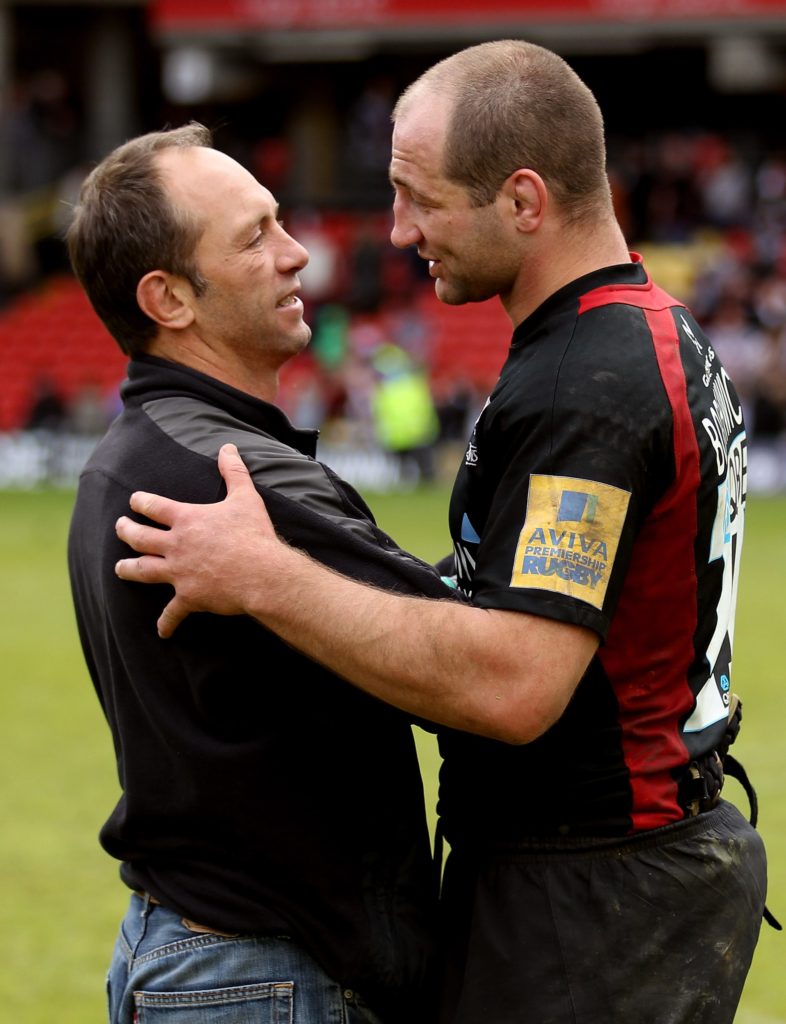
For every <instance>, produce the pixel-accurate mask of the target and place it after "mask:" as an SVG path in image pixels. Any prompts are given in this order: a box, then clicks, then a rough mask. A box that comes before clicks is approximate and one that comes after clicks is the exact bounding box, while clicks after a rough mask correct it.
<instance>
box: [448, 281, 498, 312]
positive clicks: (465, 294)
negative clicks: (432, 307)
mask: <svg viewBox="0 0 786 1024" xmlns="http://www.w3.org/2000/svg"><path fill="white" fill-rule="evenodd" d="M434 291H435V293H436V296H437V298H438V299H439V301H440V302H444V304H445V305H446V306H463V305H465V304H466V303H468V302H485V301H486V299H490V298H493V296H494V295H496V294H497V293H496V292H493V291H483V292H481V291H480V289H478V288H471V287H470V286H469V285H467V284H466V283H464V282H455V281H454V282H448V281H445V280H444V279H443V278H441V277H440V278H437V280H436V281H435V282H434Z"/></svg>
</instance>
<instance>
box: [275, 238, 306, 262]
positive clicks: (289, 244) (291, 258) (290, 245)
mask: <svg viewBox="0 0 786 1024" xmlns="http://www.w3.org/2000/svg"><path fill="white" fill-rule="evenodd" d="M308 260H309V256H308V249H306V247H305V246H303V245H301V244H300V242H298V241H297V240H296V239H295V238H293V237H292V235H287V237H286V244H285V245H284V246H282V249H281V252H280V253H279V265H280V266H283V267H285V268H286V269H287V270H302V269H303V267H305V266H306V264H307V263H308Z"/></svg>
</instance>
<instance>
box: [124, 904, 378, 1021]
mask: <svg viewBox="0 0 786 1024" xmlns="http://www.w3.org/2000/svg"><path fill="white" fill-rule="evenodd" d="M197 927H198V926H197ZM107 992H108V997H109V1021H110V1024H382V1022H381V1021H380V1019H379V1018H378V1017H377V1016H376V1015H375V1014H374V1013H372V1012H371V1010H369V1009H368V1008H367V1007H366V1006H365V1005H364V1003H363V1001H362V1000H361V999H360V998H359V997H358V995H357V993H355V992H352V991H350V990H347V989H343V988H342V987H341V986H340V985H339V984H338V983H337V982H335V981H334V980H333V979H332V978H330V977H329V976H328V975H327V974H325V972H324V971H323V970H322V968H321V967H320V966H319V965H318V964H317V963H316V962H315V961H314V960H313V959H312V958H311V957H310V956H309V955H308V954H307V953H306V952H305V951H304V950H302V949H301V948H300V947H299V946H298V945H297V944H296V943H295V942H293V941H292V940H291V939H289V938H287V937H286V936H252V935H238V936H226V935H219V934H216V933H214V932H209V931H203V930H195V929H194V927H190V926H189V925H188V924H186V923H184V921H183V919H181V918H180V916H179V915H178V914H175V913H173V912H172V911H171V910H167V909H166V908H165V907H162V906H159V905H157V904H153V903H150V902H149V901H148V900H147V899H141V898H140V897H139V896H137V895H136V894H134V895H132V896H131V903H130V906H129V908H128V913H127V914H126V916H125V918H124V920H123V922H122V924H121V926H120V932H119V934H118V937H117V942H116V944H115V951H114V956H113V958H112V963H111V965H110V968H109V975H108V977H107Z"/></svg>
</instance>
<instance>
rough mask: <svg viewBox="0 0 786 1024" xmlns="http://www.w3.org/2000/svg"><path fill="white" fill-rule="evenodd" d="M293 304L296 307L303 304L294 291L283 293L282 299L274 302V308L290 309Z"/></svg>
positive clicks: (300, 306)
mask: <svg viewBox="0 0 786 1024" xmlns="http://www.w3.org/2000/svg"><path fill="white" fill-rule="evenodd" d="M295 306H297V307H298V308H302V306H303V303H302V302H301V300H300V298H299V297H298V296H297V295H296V294H295V292H290V293H289V295H285V296H284V298H283V299H280V300H279V301H278V302H277V303H276V309H292V308H293V307H295Z"/></svg>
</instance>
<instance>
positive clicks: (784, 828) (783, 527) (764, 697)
mask: <svg viewBox="0 0 786 1024" xmlns="http://www.w3.org/2000/svg"><path fill="white" fill-rule="evenodd" d="M447 497H448V496H447V492H446V491H445V489H444V488H434V489H423V490H419V491H416V492H414V493H411V494H403V495H380V496H373V495H372V496H370V497H369V501H370V504H371V506H372V508H373V509H374V511H375V513H376V515H377V518H378V520H379V522H380V525H381V526H382V527H383V528H384V529H386V530H387V531H388V532H389V533H391V534H392V535H393V536H394V537H395V538H396V539H397V540H398V541H399V542H401V543H402V544H404V545H405V546H407V547H409V548H410V549H411V550H413V551H414V552H415V553H416V554H419V555H421V556H422V557H424V558H427V559H429V560H435V559H436V558H438V557H441V556H442V555H444V554H446V553H447V551H448V549H449V543H448V539H447V529H446V525H445V523H446V512H447ZM72 500H73V495H72V494H71V493H69V492H63V491H48V490H47V491H39V492H33V493H22V492H11V491H6V492H2V493H0V525H1V526H2V529H0V608H2V616H0V653H1V654H2V665H3V682H2V686H1V687H0V723H1V724H0V728H1V729H2V735H1V737H0V738H1V740H2V742H0V878H2V882H3V898H2V900H1V901H0V915H1V916H0V920H2V928H0V1006H2V1007H3V1018H4V1019H6V1020H8V1021H13V1022H14V1024H52V1022H53V1021H57V1022H58V1024H98V1022H100V1021H103V1020H105V1019H106V1017H105V1008H104V995H103V977H104V973H105V970H106V966H107V963H108V959H109V955H110V951H111V947H112V944H113V941H114V935H115V930H116V926H117V922H118V919H119V917H120V916H121V914H122V913H123V911H124V909H125V904H126V893H125V890H124V887H123V886H122V885H121V883H120V882H119V881H118V879H117V868H116V865H115V864H114V862H113V861H112V860H111V859H110V858H109V857H108V856H106V855H105V854H104V853H103V851H102V850H101V849H100V848H99V846H98V841H97V832H98V829H99V827H100V825H101V823H102V822H103V820H104V818H105V817H106V816H107V814H108V812H109V810H110V808H111V806H112V805H113V803H114V801H115V799H116V796H117V783H116V779H115V770H114V757H113V754H112V749H111V743H110V740H109V734H108V730H107V728H106V726H105V724H104V722H103V719H102V717H101V712H100V710H99V707H98V704H97V701H96V700H95V697H94V695H93V693H92V689H91V686H90V684H89V681H88V679H87V674H86V671H85V669H84V666H83V662H82V656H81V652H80V650H79V645H78V641H77V636H76V629H75V626H74V622H73V615H72V611H71V604H70V597H69V593H68V583H67V577H66V570H65V538H66V531H67V523H68V516H69V512H70V507H71V502H72ZM784 580H786V498H763V497H758V498H753V499H751V500H750V502H749V507H748V520H747V529H746V540H745V551H744V555H743V567H742V577H741V583H740V601H739V606H738V614H737V632H736V643H735V678H734V688H735V690H736V691H737V692H738V693H740V694H741V696H742V698H743V701H744V705H745V711H744V722H743V730H742V733H741V736H740V739H739V741H738V743H737V745H736V747H735V753H736V754H737V756H738V757H739V758H740V759H741V760H742V762H743V764H744V765H745V766H746V768H747V770H748V772H749V774H750V776H751V779H752V781H753V783H754V785H755V786H756V788H757V790H758V793H759V801H760V817H759V828H760V830H761V832H762V834H763V835H764V838H765V841H766V843H767V848H768V853H769V859H770V894H769V900H768V902H769V906H770V909H771V910H772V911H773V912H774V913H775V915H776V916H777V917H779V918H780V919H781V921H783V922H785V923H786V794H785V793H784V790H783V787H782V785H781V782H782V779H783V778H784V776H786V744H784V740H783V733H784V723H785V722H786V686H785V685H784V683H785V682H786V680H785V679H784V672H783V662H784V660H786V659H785V656H786V600H784V596H783V592H782V587H783V581H784ZM418 742H419V749H420V751H421V757H422V763H423V771H424V782H425V786H426V792H427V797H428V799H429V800H430V801H431V802H432V803H433V800H434V795H435V792H436V771H437V763H438V758H437V755H436V751H435V749H434V744H433V741H432V740H431V738H430V737H427V736H426V735H425V734H422V733H419V732H418ZM726 795H727V796H728V797H729V798H730V799H732V800H734V801H735V802H737V803H738V804H739V806H741V807H742V808H743V809H746V807H747V805H746V801H745V797H744V794H742V792H741V790H740V789H739V787H738V786H737V784H736V783H735V782H734V781H733V780H732V781H731V782H730V783H729V784H728V787H727V792H726ZM720 898H722V894H720ZM784 963H786V937H784V935H783V934H782V933H781V934H777V933H775V932H773V931H772V930H771V929H770V928H768V927H766V926H765V927H764V928H763V929H762V938H761V941H760V943H759V948H758V950H757V954H756V959H755V961H754V966H753V969H752V972H751V975H750V977H749V980H748V985H747V987H746V990H745V993H744V996H743V1002H742V1006H741V1008H740V1011H739V1013H738V1015H737V1024H786V970H784ZM698 969H700V965H699V967H698Z"/></svg>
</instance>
